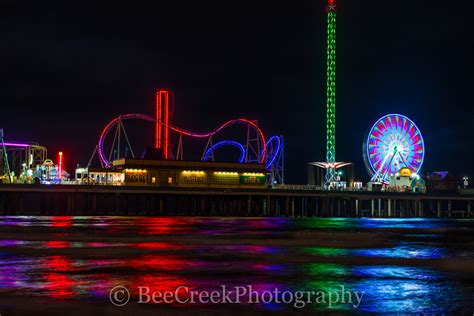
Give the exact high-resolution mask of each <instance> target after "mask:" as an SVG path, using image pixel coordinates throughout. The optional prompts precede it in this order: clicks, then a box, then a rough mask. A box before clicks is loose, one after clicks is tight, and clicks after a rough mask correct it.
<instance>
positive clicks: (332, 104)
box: [325, 0, 336, 187]
mask: <svg viewBox="0 0 474 316" xmlns="http://www.w3.org/2000/svg"><path fill="white" fill-rule="evenodd" d="M327 16H328V26H327V88H326V89H327V90H326V133H327V134H326V162H327V163H329V164H335V162H336V0H328V6H327ZM335 179H336V168H334V167H332V168H327V169H326V179H325V186H326V187H327V186H329V185H330V183H331V182H334V181H335Z"/></svg>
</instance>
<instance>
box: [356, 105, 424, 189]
mask: <svg viewBox="0 0 474 316" xmlns="http://www.w3.org/2000/svg"><path fill="white" fill-rule="evenodd" d="M363 153H364V160H365V163H366V167H367V170H368V171H369V173H370V175H371V176H372V180H371V181H372V182H384V183H387V182H388V181H389V176H390V175H393V174H396V173H397V172H398V171H399V170H400V169H401V168H404V167H406V168H409V169H410V170H412V171H413V172H415V173H418V171H419V170H420V169H421V166H422V164H423V160H424V156H425V145H424V142H423V136H422V135H421V132H420V130H419V129H418V127H417V126H416V124H415V123H414V122H413V121H412V120H410V119H409V118H408V117H406V116H404V115H401V114H388V115H385V116H384V117H382V118H380V119H379V120H378V121H377V122H375V124H374V125H373V126H372V128H371V129H370V130H369V132H368V134H367V138H366V140H365V142H364V149H363Z"/></svg>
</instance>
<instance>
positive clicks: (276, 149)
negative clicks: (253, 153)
mask: <svg viewBox="0 0 474 316" xmlns="http://www.w3.org/2000/svg"><path fill="white" fill-rule="evenodd" d="M274 143H275V144H274ZM270 146H272V147H270ZM265 147H266V148H267V161H266V163H265V167H266V168H267V169H269V168H271V166H272V165H273V164H274V163H275V162H277V161H276V159H277V157H278V155H279V154H280V150H281V138H280V136H272V137H270V139H269V140H268V141H267V143H266V145H265Z"/></svg>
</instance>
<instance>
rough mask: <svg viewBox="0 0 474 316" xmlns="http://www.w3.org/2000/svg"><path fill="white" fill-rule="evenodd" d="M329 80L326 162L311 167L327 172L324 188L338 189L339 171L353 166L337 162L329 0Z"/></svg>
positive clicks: (333, 40) (331, 1)
mask: <svg viewBox="0 0 474 316" xmlns="http://www.w3.org/2000/svg"><path fill="white" fill-rule="evenodd" d="M326 11H327V56H326V58H327V61H326V62H327V69H326V70H327V78H326V161H325V162H313V163H310V165H313V166H317V167H319V168H323V169H325V170H326V175H325V177H324V187H325V188H326V189H331V188H334V187H338V183H339V182H340V181H341V177H340V175H341V173H340V172H339V173H338V172H337V169H339V168H343V167H346V166H348V165H351V163H347V162H336V15H337V14H336V13H337V10H336V0H328V3H327V7H326Z"/></svg>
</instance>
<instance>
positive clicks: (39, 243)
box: [0, 216, 474, 316]
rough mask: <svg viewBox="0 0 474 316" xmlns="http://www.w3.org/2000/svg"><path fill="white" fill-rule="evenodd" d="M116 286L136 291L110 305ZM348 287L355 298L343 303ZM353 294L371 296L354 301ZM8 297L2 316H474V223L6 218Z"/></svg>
mask: <svg viewBox="0 0 474 316" xmlns="http://www.w3.org/2000/svg"><path fill="white" fill-rule="evenodd" d="M116 286H123V287H125V288H126V289H127V290H128V293H130V300H129V302H128V303H127V304H126V305H124V306H116V305H114V304H113V303H112V302H111V301H110V299H111V294H110V293H111V290H112V289H113V288H114V287H116ZM140 288H146V289H148V290H149V291H150V292H149V293H166V292H172V293H178V292H176V291H177V290H176V289H179V293H178V294H179V295H180V297H181V301H183V298H185V300H187V302H185V303H183V302H180V301H179V299H176V298H171V299H170V300H169V301H168V302H162V301H160V302H155V303H138V301H139V299H140V297H142V298H143V297H145V298H146V296H140V293H141V292H140V291H141V290H140ZM223 288H225V289H227V290H228V291H232V290H233V289H238V288H239V289H240V290H241V291H242V292H243V291H244V289H245V291H246V293H245V294H244V293H241V294H242V296H241V299H240V303H231V302H230V300H232V299H234V300H235V298H236V297H235V296H233V295H236V293H233V294H232V295H230V296H229V297H230V299H229V301H227V302H224V303H210V302H202V301H198V302H192V303H190V302H189V298H190V294H189V292H190V291H194V292H196V293H200V292H212V291H217V292H219V291H220V292H222V291H223ZM342 290H345V291H346V295H347V297H346V298H345V299H343V298H342V297H339V298H338V300H337V301H336V300H335V295H336V294H335V293H339V295H341V296H344V294H343V293H344V292H342ZM142 291H144V290H142ZM234 292H235V291H234ZM265 292H266V294H268V293H273V296H271V297H270V296H268V295H267V298H266V299H265V297H264V295H265V294H264V293H265ZM285 292H286V294H288V293H290V294H292V295H296V294H295V293H297V292H301V293H313V295H314V293H318V292H319V300H318V301H315V299H314V297H313V298H312V299H311V302H310V299H309V298H307V297H306V296H305V297H304V298H302V299H301V300H300V304H299V305H298V304H296V305H297V306H295V304H294V301H291V302H285V301H284V297H283V296H284V295H286V294H283V293H285ZM331 293H332V294H331ZM349 293H351V294H349ZM355 293H359V294H360V295H362V293H363V296H362V297H361V300H360V301H358V302H356V299H355V296H353V295H355ZM0 294H1V295H0V314H1V315H2V316H3V315H15V314H28V313H31V314H38V313H40V314H43V313H44V314H50V315H64V314H68V315H84V314H91V315H92V314H101V315H117V314H120V315H128V314H133V315H148V314H153V315H163V314H164V315H173V314H185V315H188V314H193V315H201V314H202V315H209V314H216V315H217V314H219V315H222V314H228V315H243V314H251V315H261V314H301V313H309V312H314V313H318V312H337V313H344V314H346V313H354V314H360V313H449V314H458V313H461V314H470V315H472V313H473V312H474V302H473V297H474V221H473V220H443V219H345V218H333V219H326V218H324V219H321V218H227V217H22V216H12V217H10V216H9V217H0ZM123 294H124V293H123V292H121V293H119V296H118V298H119V299H121V298H122V297H121V296H123ZM290 294H288V295H290ZM150 295H151V294H150ZM252 295H254V297H253V299H252ZM308 295H310V294H308ZM330 295H332V297H331V298H330V297H329V296H330ZM349 296H350V297H349ZM150 297H151V296H150ZM288 297H290V296H288ZM331 299H332V301H333V302H332V303H331V304H329V301H330V300H331ZM306 300H307V301H306ZM142 301H143V300H142ZM301 301H304V302H303V303H301ZM356 303H358V304H356ZM301 305H304V306H301ZM355 305H357V306H355Z"/></svg>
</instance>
